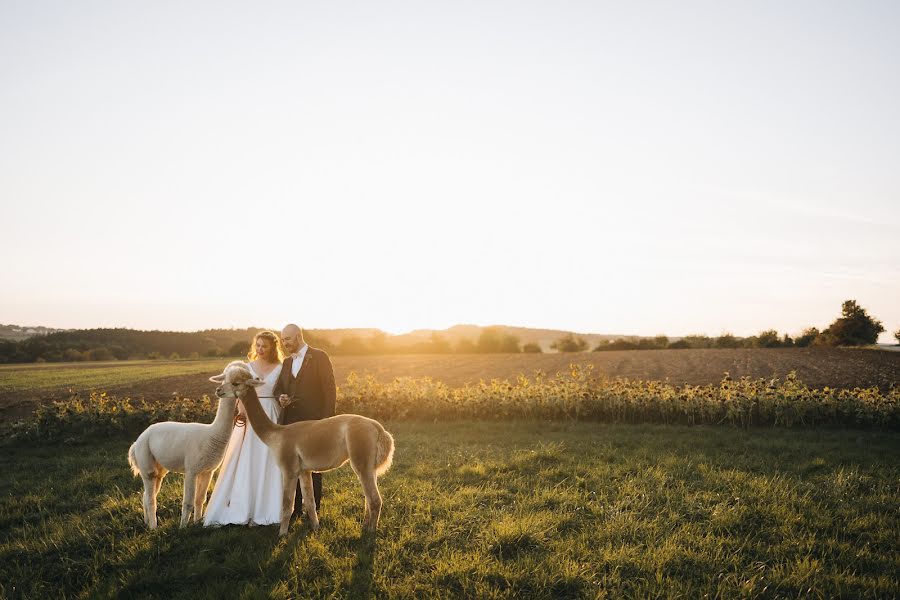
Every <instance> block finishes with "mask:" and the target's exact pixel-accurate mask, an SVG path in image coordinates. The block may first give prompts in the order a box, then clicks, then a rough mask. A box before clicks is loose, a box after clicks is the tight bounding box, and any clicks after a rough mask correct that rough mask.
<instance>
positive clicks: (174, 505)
mask: <svg viewBox="0 0 900 600" xmlns="http://www.w3.org/2000/svg"><path fill="white" fill-rule="evenodd" d="M388 428H389V429H390V430H391V432H392V433H393V434H394V436H395V439H396V443H397V451H396V457H395V463H394V467H393V469H392V470H391V471H390V472H388V473H387V474H386V475H385V476H384V477H383V478H382V480H381V489H382V493H383V495H384V498H385V510H384V513H383V516H382V522H381V527H380V529H379V532H378V534H377V536H376V537H375V538H371V537H366V536H361V534H360V522H361V517H362V494H361V491H360V488H359V484H358V483H357V482H356V480H355V478H354V476H353V474H352V472H351V471H350V469H349V468H348V467H345V468H343V469H342V470H340V471H338V472H336V473H332V474H327V475H326V476H325V489H326V496H325V500H324V506H323V511H322V514H321V517H322V529H321V530H320V531H319V532H317V533H311V532H309V531H308V529H307V527H306V526H305V524H302V523H299V524H298V523H295V524H294V525H293V526H292V528H291V530H290V534H289V535H288V536H287V537H286V538H285V539H279V538H278V537H277V532H276V529H275V527H261V528H246V527H227V528H222V529H215V530H209V529H204V528H202V527H199V526H192V527H189V528H187V529H184V530H179V529H178V528H177V519H178V514H179V508H178V507H179V504H180V498H181V489H180V482H181V480H180V478H179V477H178V476H174V475H170V476H169V478H168V479H167V481H166V482H165V484H164V486H163V490H162V492H161V494H160V510H159V515H160V520H161V527H160V529H159V530H157V531H155V532H150V531H147V530H146V529H145V528H144V526H143V521H142V518H141V512H140V511H141V508H140V506H141V502H140V489H141V487H140V480H139V479H136V478H133V477H132V476H131V473H130V471H129V470H128V467H127V464H126V459H125V453H126V451H127V448H128V445H129V444H130V442H131V441H132V440H131V439H130V438H117V439H106V440H104V441H101V442H96V443H93V444H84V445H73V446H63V445H50V444H46V445H40V446H34V447H21V446H15V447H11V448H5V449H4V452H3V453H2V454H0V468H2V470H3V473H4V476H3V478H2V479H0V597H6V598H19V597H29V598H38V597H40V598H55V597H97V598H106V597H119V596H124V597H128V596H141V597H159V598H204V597H206V598H220V597H243V598H269V597H271V598H293V597H304V598H305V597H313V598H317V597H324V598H327V597H378V598H413V597H483V598H518V597H538V598H566V597H585V598H594V597H610V598H617V597H623V596H631V597H635V596H636V597H686V598H696V597H701V596H703V595H709V596H711V597H712V596H725V597H741V598H748V597H790V596H811V597H841V596H843V597H885V598H887V597H897V596H900V581H898V573H900V541H898V540H900V512H898V503H900V460H898V458H900V439H898V437H897V436H896V434H891V433H885V432H860V431H852V432H851V431H838V430H814V431H786V430H772V429H751V430H739V429H733V428H713V427H680V426H663V425H600V424H589V423H576V424H561V423H558V424H546V423H536V422H522V421H518V422H509V423H498V422H495V423H472V422H457V423H451V424H442V423H417V422H406V423H389V424H388Z"/></svg>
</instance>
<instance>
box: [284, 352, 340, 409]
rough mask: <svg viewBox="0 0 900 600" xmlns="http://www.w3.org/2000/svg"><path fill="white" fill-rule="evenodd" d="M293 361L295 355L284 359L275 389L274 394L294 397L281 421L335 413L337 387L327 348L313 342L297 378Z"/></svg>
mask: <svg viewBox="0 0 900 600" xmlns="http://www.w3.org/2000/svg"><path fill="white" fill-rule="evenodd" d="M293 364H294V359H293V357H291V356H288V357H287V358H286V359H284V362H283V363H282V365H281V374H280V375H279V376H278V381H277V382H276V383H275V389H274V390H273V395H274V396H275V398H278V396H280V395H281V394H287V395H289V396H290V397H291V398H293V400H294V401H293V402H292V403H291V404H289V405H288V406H287V408H285V409H284V411H283V412H282V413H281V422H282V423H284V424H288V423H296V422H297V421H310V420H312V419H324V418H326V417H332V416H334V401H335V398H336V396H337V388H336V386H335V384H334V367H332V366H331V359H330V358H328V355H327V354H326V353H325V351H324V350H319V349H318V348H313V347H312V346H310V347H309V348H307V350H306V356H305V357H304V358H303V365H302V366H301V367H300V372H299V373H298V374H297V377H296V378H295V377H294V375H293V373H292V367H293Z"/></svg>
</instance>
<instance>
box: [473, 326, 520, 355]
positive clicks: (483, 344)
mask: <svg viewBox="0 0 900 600" xmlns="http://www.w3.org/2000/svg"><path fill="white" fill-rule="evenodd" d="M475 348H476V351H478V352H481V353H484V354H497V353H501V352H521V351H522V350H521V348H519V338H517V337H516V336H514V335H512V334H509V333H504V332H503V329H502V328H500V327H486V328H485V329H483V330H482V331H481V334H480V335H479V336H478V342H477V343H476V344H475Z"/></svg>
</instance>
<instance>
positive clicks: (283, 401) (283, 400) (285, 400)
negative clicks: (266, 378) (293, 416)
mask: <svg viewBox="0 0 900 600" xmlns="http://www.w3.org/2000/svg"><path fill="white" fill-rule="evenodd" d="M290 403H291V397H290V396H288V395H287V394H282V395H280V396H278V404H280V405H281V408H284V407H285V406H287V405H288V404H290Z"/></svg>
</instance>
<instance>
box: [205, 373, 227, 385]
mask: <svg viewBox="0 0 900 600" xmlns="http://www.w3.org/2000/svg"><path fill="white" fill-rule="evenodd" d="M209 380H210V381H212V382H213V383H224V382H225V373H222V374H221V375H213V376H212V377H210V378H209Z"/></svg>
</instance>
